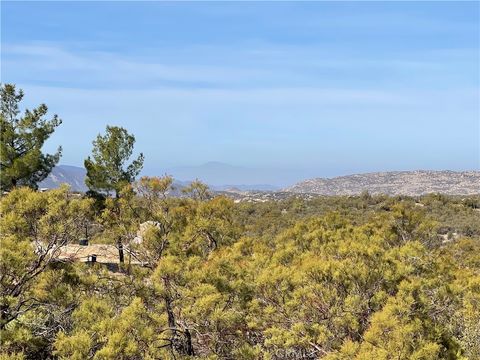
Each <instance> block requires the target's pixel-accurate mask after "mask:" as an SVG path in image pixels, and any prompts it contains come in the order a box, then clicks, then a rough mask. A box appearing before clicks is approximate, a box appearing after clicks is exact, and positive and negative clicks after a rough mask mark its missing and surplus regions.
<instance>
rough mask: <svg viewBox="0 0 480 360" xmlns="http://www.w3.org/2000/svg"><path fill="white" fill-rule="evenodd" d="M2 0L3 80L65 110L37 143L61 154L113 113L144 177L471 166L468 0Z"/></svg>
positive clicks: (86, 140)
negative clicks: (225, 169)
mask: <svg viewBox="0 0 480 360" xmlns="http://www.w3.org/2000/svg"><path fill="white" fill-rule="evenodd" d="M1 8H2V13H1V20H2V25H1V27H2V38H1V48H2V51H1V70H2V71H1V72H2V82H11V83H15V84H17V85H18V86H19V87H20V88H22V89H23V90H24V91H25V105H27V106H28V107H30V108H31V107H32V106H36V105H38V104H39V103H41V102H44V103H46V104H47V105H48V106H49V108H50V114H53V113H57V114H58V115H59V116H60V117H61V118H62V119H63V124H62V125H61V126H60V127H59V128H58V129H57V130H56V132H55V133H54V135H53V136H52V138H51V139H50V140H49V142H48V144H47V146H46V149H45V150H46V151H52V150H53V149H55V148H56V147H57V146H58V145H62V146H63V149H64V152H63V157H62V159H61V161H60V163H61V164H67V165H74V166H83V159H84V158H86V157H87V156H88V155H89V154H90V152H91V148H92V145H91V142H92V140H93V139H94V138H95V136H96V135H97V134H98V133H103V132H104V130H105V126H106V125H107V124H110V125H119V126H123V127H125V128H126V129H128V131H129V132H131V133H133V134H134V135H135V136H136V139H137V143H136V145H135V149H136V151H137V152H140V151H141V152H143V153H144V154H145V158H146V160H145V166H144V171H143V173H144V174H147V175H159V174H162V173H163V172H165V171H167V170H168V169H172V168H175V169H179V168H180V169H183V171H184V172H185V174H187V173H188V172H189V171H190V172H193V171H194V170H195V169H200V170H201V169H202V166H203V164H208V163H211V162H220V163H224V164H228V166H232V167H233V168H236V169H237V170H238V168H243V169H250V170H252V171H250V170H249V171H246V174H247V176H245V177H244V178H241V176H240V175H238V176H237V178H238V180H239V181H237V182H235V184H242V183H250V184H262V183H266V184H272V185H278V186H283V185H284V184H290V183H293V182H295V181H298V180H302V179H306V178H310V177H332V176H339V175H347V174H353V173H365V172H375V171H392V170H417V169H426V170H445V169H449V170H478V169H479V168H480V127H479V122H480V121H479V119H480V104H479V95H480V92H479V90H480V69H479V66H478V63H479V61H480V56H479V42H480V35H479V34H480V25H479V24H480V20H479V10H480V4H479V3H478V2H461V3H449V2H435V3H433V2H431V3H430V2H421V3H420V2H405V3H400V2H395V3H386V2H384V3H380V2H375V3H346V2H342V3H327V2H319V3H284V2H282V3H208V4H197V3H188V4H186V3H165V2H142V3H130V2H115V3H112V2H2V4H1ZM353 14H354V15H353ZM106 18H108V22H106V21H105V19H106ZM203 167H205V166H203ZM237 170H232V171H233V174H236V173H235V171H237ZM239 174H240V173H239ZM196 177H199V178H201V174H199V175H198V176H196ZM278 178H281V182H282V183H281V184H280V183H279V182H277V183H275V182H274V181H275V179H278ZM240 180H241V181H240ZM219 182H221V181H220V180H219Z"/></svg>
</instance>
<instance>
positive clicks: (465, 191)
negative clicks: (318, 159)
mask: <svg viewBox="0 0 480 360" xmlns="http://www.w3.org/2000/svg"><path fill="white" fill-rule="evenodd" d="M224 165H225V164H219V163H210V165H209V166H207V168H209V169H210V170H211V169H217V170H218V171H222V170H221V169H225V166H224ZM232 168H234V169H236V170H235V171H238V168H235V167H232ZM189 171H190V170H189ZM214 173H215V171H213V172H209V176H208V178H207V179H205V178H204V177H202V176H201V175H202V174H199V176H198V178H199V179H201V180H202V181H205V182H206V183H208V184H209V185H210V187H211V189H212V190H214V191H220V192H222V193H226V194H229V193H231V194H236V193H248V192H270V193H274V192H278V191H279V189H278V187H276V186H272V185H268V184H256V185H255V184H254V185H248V184H247V185H242V184H234V183H233V184H232V185H221V183H220V182H218V181H212V180H214V179H215V178H214V177H213V176H214ZM85 175H86V170H85V169H84V168H81V167H76V166H69V165H58V166H56V167H55V168H54V169H53V171H52V173H51V174H50V175H49V176H48V177H47V178H46V179H45V180H44V181H42V182H41V183H40V184H39V187H40V188H49V189H51V188H56V187H58V186H60V185H61V184H62V183H67V184H69V185H70V186H71V189H72V190H73V191H79V192H85V191H87V190H88V189H87V186H86V185H85ZM172 175H173V176H174V177H175V178H177V177H178V176H179V173H177V174H172ZM204 175H205V174H204ZM191 179H192V180H193V178H191ZM182 180H183V179H182ZM190 181H191V180H190ZM190 181H188V180H187V181H181V180H175V183H174V187H175V188H176V190H175V191H174V192H173V193H172V195H174V196H175V195H178V194H180V193H181V189H182V188H183V187H185V186H187V185H188V184H189V183H190ZM212 183H213V185H212ZM363 191H368V192H369V193H371V194H387V195H411V196H417V195H422V194H426V193H437V192H438V193H443V194H449V195H470V194H480V171H462V172H455V171H448V170H447V171H426V170H419V171H391V172H376V173H368V174H357V175H348V176H340V177H334V178H316V179H310V180H305V181H302V182H299V183H297V184H295V185H293V186H290V187H288V188H286V189H283V190H281V192H284V193H295V194H318V195H357V194H360V193H361V192H363Z"/></svg>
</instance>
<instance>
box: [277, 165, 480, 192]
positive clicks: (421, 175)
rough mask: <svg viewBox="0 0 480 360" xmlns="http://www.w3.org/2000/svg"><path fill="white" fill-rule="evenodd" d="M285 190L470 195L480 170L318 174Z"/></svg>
mask: <svg viewBox="0 0 480 360" xmlns="http://www.w3.org/2000/svg"><path fill="white" fill-rule="evenodd" d="M284 191H286V192H290V193H301V194H319V195H357V194H360V193H361V192H363V191H368V192H369V193H371V194H387V195H410V196H417V195H422V194H427V193H442V194H448V195H472V194H480V171H461V172H455V171H426V170H418V171H391V172H376V173H368V174H357V175H349V176H340V177H335V178H331V179H325V178H317V179H310V180H305V181H302V182H299V183H297V184H295V185H293V186H291V187H288V188H286V189H284Z"/></svg>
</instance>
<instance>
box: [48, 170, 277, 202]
mask: <svg viewBox="0 0 480 360" xmlns="http://www.w3.org/2000/svg"><path fill="white" fill-rule="evenodd" d="M199 168H200V169H203V171H199V174H198V175H197V176H190V177H188V174H190V173H191V172H192V170H194V169H195V167H192V168H191V169H190V168H186V167H185V168H176V169H178V170H177V171H175V169H172V170H174V171H167V172H166V173H167V174H172V175H173V176H174V178H175V183H174V187H175V188H176V190H175V191H174V194H175V195H176V194H177V193H178V194H179V193H180V190H181V189H182V188H183V187H185V186H187V185H189V184H190V182H191V181H192V180H194V179H195V178H197V177H198V178H199V179H200V180H202V181H204V182H206V183H207V184H209V186H210V188H211V189H212V190H215V191H226V192H229V191H231V192H239V191H251V190H257V191H274V190H278V189H279V187H276V186H273V185H269V184H242V183H240V184H235V183H231V184H229V183H226V184H224V185H223V184H222V183H221V182H219V181H211V180H214V179H215V176H216V175H218V178H220V179H225V177H224V176H222V174H225V173H231V175H230V176H231V177H227V178H226V179H227V180H232V179H234V176H235V174H234V173H235V172H238V171H239V169H240V168H237V167H234V166H231V167H229V166H228V165H227V164H221V163H207V164H205V166H203V167H199ZM233 169H234V170H233ZM86 174H87V171H86V170H85V169H84V168H81V167H77V166H70V165H58V166H56V167H54V168H53V170H52V173H51V174H50V175H49V176H48V177H47V178H46V179H45V180H43V181H42V182H40V184H39V187H40V188H47V189H53V188H57V187H59V186H60V185H61V184H63V183H66V184H69V185H70V187H71V190H72V191H78V192H86V191H87V190H88V188H87V186H86V185H85V176H86ZM207 174H208V176H206V175H207ZM182 175H183V176H182ZM244 177H245V176H244ZM178 178H180V179H182V180H178ZM183 179H187V180H183ZM188 179H190V180H188ZM209 180H210V181H211V182H210V181H209ZM212 183H213V184H212Z"/></svg>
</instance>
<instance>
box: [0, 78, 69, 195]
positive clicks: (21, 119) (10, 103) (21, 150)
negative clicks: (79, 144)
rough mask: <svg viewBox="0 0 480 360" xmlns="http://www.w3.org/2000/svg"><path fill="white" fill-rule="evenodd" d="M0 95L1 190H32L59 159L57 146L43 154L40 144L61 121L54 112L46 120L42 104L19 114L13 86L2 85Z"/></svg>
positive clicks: (17, 95) (19, 97)
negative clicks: (24, 188)
mask: <svg viewBox="0 0 480 360" xmlns="http://www.w3.org/2000/svg"><path fill="white" fill-rule="evenodd" d="M0 95H1V102H0V187H1V189H2V190H4V191H5V190H7V191H8V190H10V189H12V188H14V187H16V186H20V185H24V186H29V187H32V188H34V189H35V188H37V184H38V183H39V182H40V181H42V180H43V179H45V178H46V177H47V176H48V174H49V173H50V172H51V171H52V168H53V167H54V166H55V165H56V164H57V163H58V160H59V159H60V156H61V152H62V148H61V147H59V148H58V150H57V152H56V153H55V154H43V153H42V147H43V144H44V143H45V141H46V140H47V139H48V138H49V137H50V135H52V133H53V132H54V131H55V128H56V127H57V126H59V125H60V124H61V123H62V120H60V119H59V118H58V116H57V115H54V116H53V118H52V119H51V120H46V119H45V115H46V114H47V111H48V108H47V106H46V105H45V104H41V105H40V106H38V107H37V108H35V109H33V110H31V111H30V110H26V111H25V114H24V115H23V116H19V114H20V110H19V103H20V102H21V101H22V99H23V91H22V90H19V91H17V90H16V88H15V85H12V84H5V85H3V86H2V87H1V88H0Z"/></svg>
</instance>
